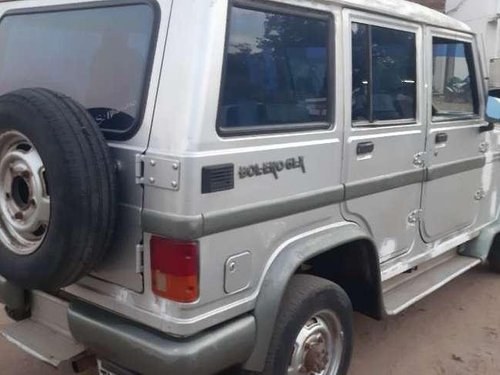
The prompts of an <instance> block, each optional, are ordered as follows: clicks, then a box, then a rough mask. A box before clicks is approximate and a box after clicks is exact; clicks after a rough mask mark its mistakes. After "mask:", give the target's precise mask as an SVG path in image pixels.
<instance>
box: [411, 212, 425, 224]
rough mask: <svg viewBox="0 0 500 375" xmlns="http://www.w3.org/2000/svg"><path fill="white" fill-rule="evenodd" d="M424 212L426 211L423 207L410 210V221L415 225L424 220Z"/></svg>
mask: <svg viewBox="0 0 500 375" xmlns="http://www.w3.org/2000/svg"><path fill="white" fill-rule="evenodd" d="M423 213H424V211H423V210H421V209H419V210H415V211H412V212H410V214H409V215H408V223H409V224H412V225H414V224H417V223H418V222H420V221H422V217H423Z"/></svg>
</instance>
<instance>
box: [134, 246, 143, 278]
mask: <svg viewBox="0 0 500 375" xmlns="http://www.w3.org/2000/svg"><path fill="white" fill-rule="evenodd" d="M143 272H144V245H143V244H137V246H136V247H135V273H143Z"/></svg>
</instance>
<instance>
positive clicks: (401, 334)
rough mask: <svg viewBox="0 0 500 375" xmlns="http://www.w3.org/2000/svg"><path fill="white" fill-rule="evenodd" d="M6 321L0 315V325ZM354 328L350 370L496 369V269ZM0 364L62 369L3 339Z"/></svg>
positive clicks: (416, 373)
mask: <svg viewBox="0 0 500 375" xmlns="http://www.w3.org/2000/svg"><path fill="white" fill-rule="evenodd" d="M7 322H8V321H7V318H5V316H1V317H0V324H1V325H3V324H6V323H7ZM355 333H356V343H355V350H354V357H353V362H352V366H351V371H350V373H349V375H442V374H448V375H466V374H467V375H498V374H500V338H499V334H500V275H495V274H492V273H490V272H489V271H488V270H487V269H485V268H478V269H476V270H473V271H471V272H470V273H468V274H466V275H464V276H462V277H460V278H458V279H457V280H455V281H453V282H452V283H451V284H449V285H447V286H445V287H444V288H443V289H441V290H439V291H437V292H436V293H434V294H433V295H431V296H429V297H427V298H426V299H424V300H423V301H421V302H420V303H418V304H416V305H415V306H413V307H411V308H410V309H408V310H407V311H406V312H404V313H403V314H402V315H400V316H398V317H395V318H391V319H388V320H386V321H383V322H376V321H373V320H371V319H368V318H365V317H362V316H360V315H356V317H355ZM0 369H1V370H0V373H1V374H2V375H56V374H58V375H63V374H61V372H57V371H55V370H52V369H51V368H49V367H47V366H45V365H44V364H41V363H39V362H38V361H37V360H34V359H32V358H31V357H30V356H28V355H26V354H24V353H23V352H21V351H20V350H18V349H16V348H14V347H13V346H12V345H10V344H8V343H7V342H5V340H3V339H2V340H0ZM176 375H177V374H176ZM179 375H180V374H179ZM186 375H187V374H186Z"/></svg>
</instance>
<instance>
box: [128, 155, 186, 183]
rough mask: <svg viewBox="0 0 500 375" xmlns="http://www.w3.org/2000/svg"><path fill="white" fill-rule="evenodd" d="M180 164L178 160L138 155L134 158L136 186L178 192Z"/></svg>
mask: <svg viewBox="0 0 500 375" xmlns="http://www.w3.org/2000/svg"><path fill="white" fill-rule="evenodd" d="M180 170H181V164H180V162H179V161H178V160H174V159H167V158H160V157H152V156H147V155H142V154H138V155H136V156H135V180H136V183H137V184H138V185H144V186H154V187H157V188H160V189H167V190H174V191H177V190H179V184H180Z"/></svg>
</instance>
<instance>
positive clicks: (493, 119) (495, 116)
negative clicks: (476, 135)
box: [479, 90, 500, 133]
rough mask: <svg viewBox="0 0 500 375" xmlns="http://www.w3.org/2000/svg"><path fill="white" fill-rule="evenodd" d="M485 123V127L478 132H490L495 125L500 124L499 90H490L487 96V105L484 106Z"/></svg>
mask: <svg viewBox="0 0 500 375" xmlns="http://www.w3.org/2000/svg"><path fill="white" fill-rule="evenodd" d="M486 121H488V123H489V124H488V125H487V126H482V127H481V128H479V131H480V132H481V133H482V132H485V131H491V130H493V129H494V128H495V124H498V123H500V90H491V91H490V94H489V96H488V103H487V105H486Z"/></svg>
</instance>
